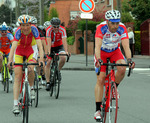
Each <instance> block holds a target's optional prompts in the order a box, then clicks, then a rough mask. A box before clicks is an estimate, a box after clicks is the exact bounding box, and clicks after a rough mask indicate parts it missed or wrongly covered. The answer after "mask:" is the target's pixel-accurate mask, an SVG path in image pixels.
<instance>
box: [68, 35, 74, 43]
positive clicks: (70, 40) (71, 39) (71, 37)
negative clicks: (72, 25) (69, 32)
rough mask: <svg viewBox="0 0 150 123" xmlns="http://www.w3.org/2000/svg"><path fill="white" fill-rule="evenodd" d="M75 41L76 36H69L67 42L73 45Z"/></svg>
mask: <svg viewBox="0 0 150 123" xmlns="http://www.w3.org/2000/svg"><path fill="white" fill-rule="evenodd" d="M74 41H75V37H74V36H70V37H68V38H67V44H68V45H73V44H74Z"/></svg>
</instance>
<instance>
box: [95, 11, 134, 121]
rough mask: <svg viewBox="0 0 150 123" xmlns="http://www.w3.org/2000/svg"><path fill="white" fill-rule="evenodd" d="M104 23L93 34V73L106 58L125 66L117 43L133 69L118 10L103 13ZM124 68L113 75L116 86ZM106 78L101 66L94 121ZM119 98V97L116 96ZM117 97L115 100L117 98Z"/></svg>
mask: <svg viewBox="0 0 150 123" xmlns="http://www.w3.org/2000/svg"><path fill="white" fill-rule="evenodd" d="M105 18H106V21H104V22H102V23H101V24H100V25H98V26H97V29H96V34H95V58H94V62H95V71H97V69H98V68H99V67H100V66H101V64H99V61H100V62H101V63H106V62H107V58H109V59H110V62H113V61H115V63H118V64H125V63H126V62H125V58H124V56H123V55H122V53H121V51H120V49H119V48H118V43H120V42H121V43H122V46H123V48H124V51H125V55H126V58H127V62H128V63H129V64H130V67H131V68H134V65H135V64H134V62H133V64H132V66H131V63H132V59H131V51H130V48H129V37H128V33H127V29H126V27H125V25H124V24H123V23H121V22H120V18H121V15H120V12H119V11H118V10H110V11H107V12H106V13H105ZM125 71H126V67H122V66H118V67H117V72H116V75H115V81H116V86H118V85H119V84H120V82H121V81H122V80H123V78H124V76H125ZM105 76H106V66H101V69H100V75H97V83H96V86H95V102H96V112H95V114H94V119H96V120H100V119H101V114H100V111H101V108H100V107H101V103H102V98H103V86H104V82H105ZM118 96H119V95H118ZM118 96H117V97H116V98H118Z"/></svg>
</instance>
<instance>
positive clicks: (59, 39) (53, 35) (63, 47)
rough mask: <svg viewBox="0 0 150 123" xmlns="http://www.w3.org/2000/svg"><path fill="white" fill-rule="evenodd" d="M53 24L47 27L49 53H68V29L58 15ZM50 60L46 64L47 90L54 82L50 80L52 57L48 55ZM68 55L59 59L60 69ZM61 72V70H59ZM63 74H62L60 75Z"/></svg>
mask: <svg viewBox="0 0 150 123" xmlns="http://www.w3.org/2000/svg"><path fill="white" fill-rule="evenodd" d="M50 22H51V25H50V26H49V27H48V28H47V29H46V37H47V43H48V54H51V53H52V52H53V51H54V52H55V53H59V54H68V51H67V41H66V39H67V35H66V30H65V28H64V27H62V26H61V25H60V24H61V21H60V19H59V18H57V17H53V18H52V19H51V21H50ZM47 58H48V61H47V65H46V73H45V74H46V82H47V84H46V90H47V91H49V90H50V87H51V85H52V84H53V83H51V82H50V79H49V78H50V64H51V60H52V57H51V56H50V57H49V56H47ZM65 60H66V56H61V57H60V61H59V70H61V68H62V67H63V66H64V64H65ZM59 74H60V72H59ZM60 76H61V75H60ZM59 79H60V80H61V77H60V78H59Z"/></svg>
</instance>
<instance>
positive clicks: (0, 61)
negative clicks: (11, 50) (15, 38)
mask: <svg viewBox="0 0 150 123" xmlns="http://www.w3.org/2000/svg"><path fill="white" fill-rule="evenodd" d="M2 61H3V54H2V53H0V72H1V69H2V66H3V64H2Z"/></svg>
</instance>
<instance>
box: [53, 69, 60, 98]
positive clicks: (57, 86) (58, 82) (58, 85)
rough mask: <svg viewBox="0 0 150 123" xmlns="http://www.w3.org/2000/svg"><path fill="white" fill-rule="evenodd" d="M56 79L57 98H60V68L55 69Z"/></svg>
mask: <svg viewBox="0 0 150 123" xmlns="http://www.w3.org/2000/svg"><path fill="white" fill-rule="evenodd" d="M54 76H55V77H54V78H55V81H54V90H55V98H56V99H58V97H59V90H60V80H59V79H58V78H59V73H58V70H57V71H55V75H54Z"/></svg>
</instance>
